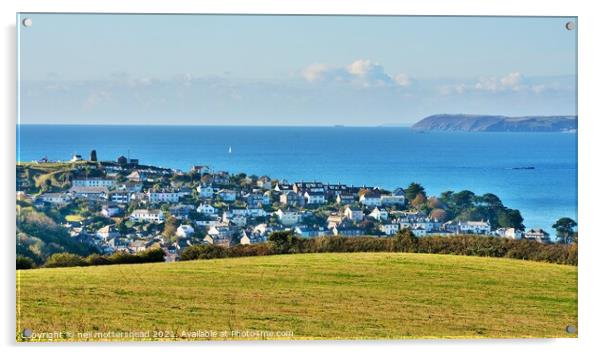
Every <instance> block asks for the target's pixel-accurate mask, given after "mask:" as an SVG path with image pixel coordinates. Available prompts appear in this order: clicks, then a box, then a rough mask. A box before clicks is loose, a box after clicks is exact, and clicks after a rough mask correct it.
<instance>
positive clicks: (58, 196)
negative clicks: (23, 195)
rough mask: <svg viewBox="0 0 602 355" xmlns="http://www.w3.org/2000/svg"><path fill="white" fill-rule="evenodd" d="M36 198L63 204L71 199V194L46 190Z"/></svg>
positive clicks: (54, 203)
mask: <svg viewBox="0 0 602 355" xmlns="http://www.w3.org/2000/svg"><path fill="white" fill-rule="evenodd" d="M38 198H39V199H41V200H42V201H44V202H46V203H50V204H53V205H64V204H66V203H68V202H69V201H71V196H70V195H68V194H65V193H62V192H47V193H44V194H41V195H40V196H39V197H38Z"/></svg>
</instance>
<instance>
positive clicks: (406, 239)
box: [395, 228, 418, 253]
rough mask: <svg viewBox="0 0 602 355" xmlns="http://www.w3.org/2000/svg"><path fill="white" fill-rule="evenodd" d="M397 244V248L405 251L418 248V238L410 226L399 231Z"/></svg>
mask: <svg viewBox="0 0 602 355" xmlns="http://www.w3.org/2000/svg"><path fill="white" fill-rule="evenodd" d="M395 238H396V240H395V241H396V244H397V250H399V251H401V252H404V253H412V252H416V251H417V249H418V238H417V237H416V236H415V235H414V233H412V230H410V229H409V228H404V229H402V230H400V231H399V232H397V235H396V236H395Z"/></svg>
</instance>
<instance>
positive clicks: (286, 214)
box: [274, 209, 301, 226]
mask: <svg viewBox="0 0 602 355" xmlns="http://www.w3.org/2000/svg"><path fill="white" fill-rule="evenodd" d="M274 214H275V215H276V216H278V219H279V220H280V223H282V224H283V225H285V226H292V225H295V224H297V223H299V221H301V213H299V212H297V211H283V210H281V209H278V211H276V212H274Z"/></svg>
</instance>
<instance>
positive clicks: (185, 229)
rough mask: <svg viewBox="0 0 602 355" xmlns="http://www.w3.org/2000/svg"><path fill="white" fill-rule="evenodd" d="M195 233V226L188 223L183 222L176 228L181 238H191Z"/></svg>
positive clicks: (177, 234)
mask: <svg viewBox="0 0 602 355" xmlns="http://www.w3.org/2000/svg"><path fill="white" fill-rule="evenodd" d="M193 233H194V228H192V226H190V225H188V224H182V225H180V226H179V227H178V229H176V236H178V237H180V238H189V237H190V236H191V235H192V234H193Z"/></svg>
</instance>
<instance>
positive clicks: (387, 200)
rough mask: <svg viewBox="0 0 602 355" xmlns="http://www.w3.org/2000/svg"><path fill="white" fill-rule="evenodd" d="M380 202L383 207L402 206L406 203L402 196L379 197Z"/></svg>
mask: <svg viewBox="0 0 602 355" xmlns="http://www.w3.org/2000/svg"><path fill="white" fill-rule="evenodd" d="M380 202H381V204H382V205H383V206H393V205H397V206H403V205H405V203H406V198H405V196H404V195H394V194H391V195H382V196H381V197H380Z"/></svg>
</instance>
